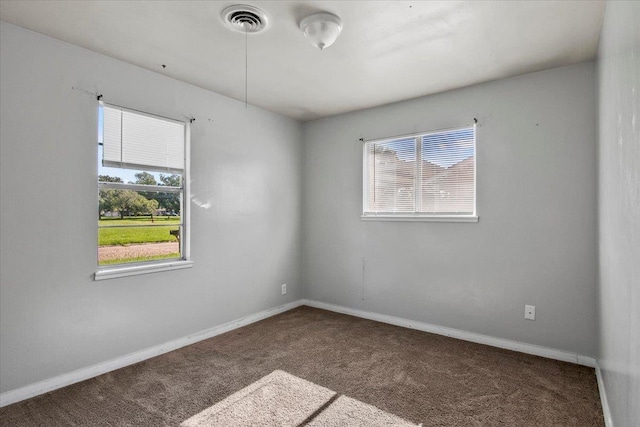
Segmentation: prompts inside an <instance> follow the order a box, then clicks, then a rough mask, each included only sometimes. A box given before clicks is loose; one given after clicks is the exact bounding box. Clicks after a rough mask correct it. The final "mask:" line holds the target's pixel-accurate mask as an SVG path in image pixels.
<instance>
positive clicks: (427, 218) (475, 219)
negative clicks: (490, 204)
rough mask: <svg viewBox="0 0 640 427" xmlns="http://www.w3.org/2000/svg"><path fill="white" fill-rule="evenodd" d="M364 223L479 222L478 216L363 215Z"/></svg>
mask: <svg viewBox="0 0 640 427" xmlns="http://www.w3.org/2000/svg"><path fill="white" fill-rule="evenodd" d="M360 219H361V220H362V221H412V222H416V221H417V222H478V217H477V216H476V215H465V216H461V215H362V216H361V217H360Z"/></svg>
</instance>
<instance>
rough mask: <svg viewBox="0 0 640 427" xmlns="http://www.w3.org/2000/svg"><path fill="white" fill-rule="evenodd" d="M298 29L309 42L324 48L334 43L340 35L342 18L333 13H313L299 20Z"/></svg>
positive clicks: (321, 48)
mask: <svg viewBox="0 0 640 427" xmlns="http://www.w3.org/2000/svg"><path fill="white" fill-rule="evenodd" d="M300 29H301V30H302V32H303V33H304V35H305V36H306V37H307V38H308V39H309V41H311V44H313V45H314V46H315V47H317V48H318V49H320V50H324V49H325V48H327V47H329V46H331V45H332V44H333V43H335V41H336V39H337V38H338V36H339V35H340V32H341V31H342V20H341V19H340V17H338V16H336V15H334V14H333V13H328V12H320V13H314V14H312V15H309V16H307V17H306V18H304V19H303V20H302V21H300Z"/></svg>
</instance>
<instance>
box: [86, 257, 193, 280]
mask: <svg viewBox="0 0 640 427" xmlns="http://www.w3.org/2000/svg"><path fill="white" fill-rule="evenodd" d="M191 267H193V261H187V260H175V261H166V262H162V263H153V264H144V265H140V264H138V265H131V266H126V267H123V266H118V267H112V268H103V269H100V270H98V271H96V273H95V275H94V280H107V279H115V278H118V277H127V276H136V275H138V274H148V273H156V272H159V271H169V270H180V269H183V268H191Z"/></svg>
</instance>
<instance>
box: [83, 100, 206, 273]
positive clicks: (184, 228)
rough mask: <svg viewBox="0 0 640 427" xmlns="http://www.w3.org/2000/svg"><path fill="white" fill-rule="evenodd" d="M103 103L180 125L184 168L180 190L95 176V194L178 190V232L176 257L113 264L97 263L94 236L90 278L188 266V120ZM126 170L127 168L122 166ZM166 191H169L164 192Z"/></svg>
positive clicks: (191, 264) (189, 235) (189, 148)
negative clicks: (102, 191) (92, 265)
mask: <svg viewBox="0 0 640 427" xmlns="http://www.w3.org/2000/svg"><path fill="white" fill-rule="evenodd" d="M103 106H108V107H111V108H117V109H120V110H122V111H128V112H130V113H135V114H140V115H144V116H148V117H151V118H154V119H159V120H164V121H171V122H176V123H180V124H181V125H184V169H183V172H182V180H181V181H182V190H178V191H176V190H175V189H176V188H178V187H170V188H171V189H170V190H169V188H167V187H163V186H153V185H145V184H129V183H109V182H102V183H101V182H100V181H99V180H98V179H96V196H98V197H99V194H100V189H103V188H109V189H121V190H127V189H128V190H134V191H164V192H178V193H181V210H180V217H181V222H182V224H181V226H180V227H181V233H180V254H181V257H180V258H167V259H162V260H151V261H141V262H130V263H121V264H113V265H99V264H98V253H97V252H98V239H97V238H96V264H97V267H96V271H95V273H94V280H96V281H97V280H105V279H113V278H118V277H126V276H133V275H139V274H148V273H155V272H160V271H169V270H179V269H185V268H191V267H192V266H193V261H191V239H190V237H191V212H190V206H189V205H190V203H189V201H190V200H191V197H190V181H191V180H190V172H191V170H190V169H191V122H190V121H188V120H178V119H174V118H170V117H165V116H161V115H158V114H153V113H148V112H145V111H139V110H135V109H131V108H126V107H121V106H119V105H116V104H110V103H106V102H103V101H98V109H99V108H100V107H103ZM96 122H97V120H96ZM96 166H97V167H99V165H96ZM123 169H127V168H123ZM167 190H169V191H167ZM99 229H100V225H99V224H96V231H98V230H99Z"/></svg>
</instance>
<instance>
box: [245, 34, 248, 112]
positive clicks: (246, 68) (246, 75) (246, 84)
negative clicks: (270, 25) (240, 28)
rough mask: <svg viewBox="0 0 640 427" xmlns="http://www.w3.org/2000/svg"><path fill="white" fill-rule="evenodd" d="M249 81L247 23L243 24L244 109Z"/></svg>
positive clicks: (246, 102)
mask: <svg viewBox="0 0 640 427" xmlns="http://www.w3.org/2000/svg"><path fill="white" fill-rule="evenodd" d="M248 81H249V23H248V22H245V23H244V109H245V110H246V109H247V108H248V101H247V100H248V99H249V95H248V90H247V88H248V87H249V84H248Z"/></svg>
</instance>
